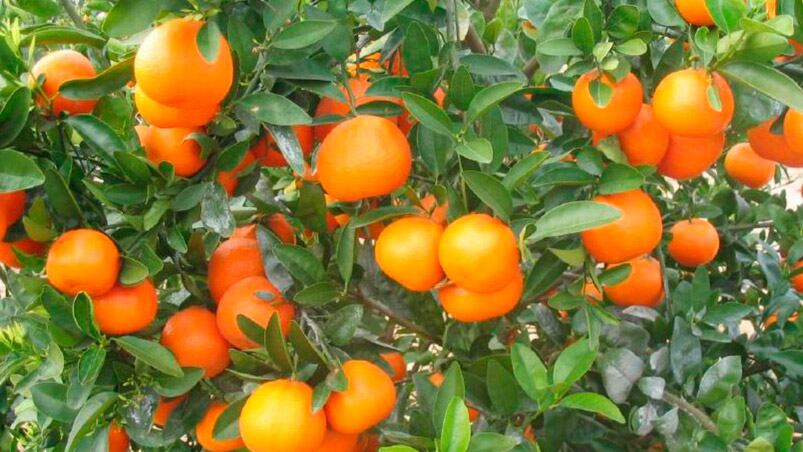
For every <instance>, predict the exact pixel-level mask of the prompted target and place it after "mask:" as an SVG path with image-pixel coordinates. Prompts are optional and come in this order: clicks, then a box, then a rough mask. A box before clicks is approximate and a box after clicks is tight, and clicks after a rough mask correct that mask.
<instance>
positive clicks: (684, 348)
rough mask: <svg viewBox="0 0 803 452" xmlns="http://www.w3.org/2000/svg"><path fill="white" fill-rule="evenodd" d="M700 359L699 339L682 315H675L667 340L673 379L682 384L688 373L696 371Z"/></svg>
mask: <svg viewBox="0 0 803 452" xmlns="http://www.w3.org/2000/svg"><path fill="white" fill-rule="evenodd" d="M702 359H703V358H702V347H701V345H700V339H698V338H697V337H696V336H694V335H693V334H692V331H691V327H690V326H689V324H688V323H687V322H686V321H685V320H684V319H683V318H682V317H675V325H674V328H673V330H672V339H671V340H670V341H669V360H670V363H671V364H672V374H673V375H674V376H675V381H676V382H678V383H681V384H682V383H683V382H684V381H685V380H686V377H687V376H688V375H692V374H694V373H695V372H697V371H698V369H699V368H700V366H701V365H702Z"/></svg>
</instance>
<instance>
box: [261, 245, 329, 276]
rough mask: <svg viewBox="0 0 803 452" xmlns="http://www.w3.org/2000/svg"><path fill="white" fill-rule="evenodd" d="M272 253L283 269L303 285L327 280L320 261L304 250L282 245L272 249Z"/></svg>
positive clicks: (298, 247) (294, 246)
mask: <svg viewBox="0 0 803 452" xmlns="http://www.w3.org/2000/svg"><path fill="white" fill-rule="evenodd" d="M273 253H274V254H275V255H276V258H277V259H279V262H281V263H282V265H283V266H284V268H286V269H287V271H289V272H290V274H291V275H293V277H295V278H296V279H298V280H299V281H301V283H302V284H304V285H310V284H315V283H316V282H319V281H323V280H324V279H326V278H327V276H326V269H325V268H323V264H322V263H321V261H320V260H319V259H318V258H317V257H316V256H315V255H314V254H312V252H311V251H310V250H308V249H306V248H302V247H300V246H296V245H288V244H284V243H282V244H278V245H276V246H274V247H273Z"/></svg>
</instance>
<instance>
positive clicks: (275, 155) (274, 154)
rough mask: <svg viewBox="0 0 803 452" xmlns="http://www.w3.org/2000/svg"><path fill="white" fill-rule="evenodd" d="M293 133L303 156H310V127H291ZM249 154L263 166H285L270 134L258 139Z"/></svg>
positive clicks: (282, 156) (284, 161)
mask: <svg viewBox="0 0 803 452" xmlns="http://www.w3.org/2000/svg"><path fill="white" fill-rule="evenodd" d="M293 131H294V132H295V133H296V139H297V140H298V144H299V146H301V150H302V151H303V153H304V156H308V155H310V153H311V152H312V148H313V147H314V142H313V139H312V127H310V126H307V125H303V124H301V125H296V126H293ZM251 152H253V153H254V155H255V156H256V157H257V159H259V161H260V163H262V165H264V166H271V167H279V166H287V160H285V159H284V155H282V151H280V150H279V147H278V146H277V145H276V141H274V140H273V136H271V134H270V132H267V133H266V134H265V136H264V137H262V138H260V139H259V140H258V141H257V143H256V144H255V145H254V146H252V147H251Z"/></svg>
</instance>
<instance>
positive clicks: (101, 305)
mask: <svg viewBox="0 0 803 452" xmlns="http://www.w3.org/2000/svg"><path fill="white" fill-rule="evenodd" d="M158 304H159V297H158V296H157V294H156V288H155V287H153V283H151V281H150V280H148V279H146V280H144V281H142V282H141V283H139V284H137V285H134V286H129V287H126V286H121V285H120V284H117V285H115V286H114V287H112V289H111V290H110V291H108V292H106V293H104V294H103V295H101V296H99V297H94V298H93V299H92V305H93V307H94V309H95V321H96V322H97V324H98V328H99V329H100V331H101V333H103V334H109V335H114V336H117V335H121V334H131V333H136V332H137V331H140V330H142V329H145V328H146V327H147V326H148V325H150V324H151V322H153V319H155V318H156V309H157V306H158Z"/></svg>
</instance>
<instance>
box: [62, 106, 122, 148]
mask: <svg viewBox="0 0 803 452" xmlns="http://www.w3.org/2000/svg"><path fill="white" fill-rule="evenodd" d="M65 122H66V123H67V124H69V125H70V126H71V127H72V128H73V129H75V131H76V132H78V134H79V135H81V138H83V139H84V141H85V142H86V144H87V145H88V146H89V147H90V148H91V149H92V150H93V151H94V152H95V154H97V155H98V156H100V157H102V158H109V157H111V155H112V154H114V153H115V152H123V151H125V150H126V145H125V143H123V140H122V138H120V136H119V135H117V132H115V131H114V129H112V128H111V126H109V125H108V124H106V123H105V122H103V121H101V120H100V119H98V118H96V117H95V116H92V115H74V116H70V117H69V118H67V120H66V121H65Z"/></svg>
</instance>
